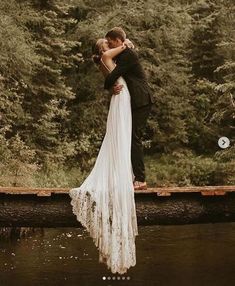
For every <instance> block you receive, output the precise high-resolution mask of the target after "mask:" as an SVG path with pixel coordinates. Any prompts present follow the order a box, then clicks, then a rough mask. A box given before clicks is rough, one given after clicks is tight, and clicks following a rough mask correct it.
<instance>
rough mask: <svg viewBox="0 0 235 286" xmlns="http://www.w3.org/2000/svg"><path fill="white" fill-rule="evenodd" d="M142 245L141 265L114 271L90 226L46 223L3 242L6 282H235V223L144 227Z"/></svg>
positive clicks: (71, 285) (2, 280)
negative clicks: (102, 256) (103, 258)
mask: <svg viewBox="0 0 235 286" xmlns="http://www.w3.org/2000/svg"><path fill="white" fill-rule="evenodd" d="M136 247H137V264H136V266H135V267H132V268H130V270H129V271H128V272H127V274H125V275H114V274H112V273H110V272H109V271H107V269H106V266H105V264H102V263H99V262H98V252H97V249H96V247H95V246H94V244H93V242H92V240H91V238H90V237H88V236H87V234H86V232H85V231H84V229H79V228H54V229H50V228H45V229H44V234H43V235H41V234H34V235H32V236H30V237H28V238H22V239H18V240H15V241H1V242H0V285H1V286H16V285H19V286H28V285H30V286H31V285H33V286H39V285H40V286H49V285H50V286H54V285H56V286H60V285H61V286H62V285H63V286H75V285H76V286H78V285H79V286H80V285H81V286H93V285H95V286H99V285H105V286H108V285H125V286H128V285H130V286H143V285H144V286H153V285H154V286H155V285H160V286H171V285H174V286H178V285H182V286H184V285H185V286H186V285H187V286H194V285H196V286H203V285H205V286H212V285H213V286H216V285H218V286H224V285H226V286H230V285H234V283H235V272H234V271H235V255H234V254H235V223H221V224H197V225H182V226H146V227H143V226H141V227H139V236H137V240H136ZM103 277H105V278H106V280H103ZM108 277H110V279H113V277H115V280H108ZM123 277H124V278H125V280H123V279H124V278H123ZM118 279H119V280H118ZM128 279H129V280H128Z"/></svg>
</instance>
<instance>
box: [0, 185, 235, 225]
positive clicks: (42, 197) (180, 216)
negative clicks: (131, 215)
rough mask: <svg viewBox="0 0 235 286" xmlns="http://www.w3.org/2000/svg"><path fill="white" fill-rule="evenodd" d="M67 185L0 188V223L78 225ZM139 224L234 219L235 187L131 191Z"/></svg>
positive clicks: (164, 188) (165, 188) (228, 220)
mask: <svg viewBox="0 0 235 286" xmlns="http://www.w3.org/2000/svg"><path fill="white" fill-rule="evenodd" d="M68 192H69V188H26V187H0V204H1V207H0V226H25V227H28V226H31V227H80V226H81V225H80V224H79V222H78V221H77V220H76V217H75V215H74V214H73V213H72V206H71V204H70V201H71V199H70V197H69V195H68ZM135 201H136V212H137V217H138V224H139V225H150V224H187V223H210V222H225V221H226V222H232V221H235V186H202V187H162V188H159V187H158V188H148V189H147V190H139V191H135Z"/></svg>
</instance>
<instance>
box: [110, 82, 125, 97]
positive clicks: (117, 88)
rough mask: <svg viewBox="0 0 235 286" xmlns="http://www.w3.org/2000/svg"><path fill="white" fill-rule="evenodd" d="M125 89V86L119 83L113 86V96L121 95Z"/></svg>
mask: <svg viewBox="0 0 235 286" xmlns="http://www.w3.org/2000/svg"><path fill="white" fill-rule="evenodd" d="M122 88H123V85H122V84H119V83H115V84H114V85H113V87H112V88H111V94H115V95H116V94H119V93H120V91H121V90H122Z"/></svg>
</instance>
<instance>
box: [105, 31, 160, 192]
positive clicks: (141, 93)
mask: <svg viewBox="0 0 235 286" xmlns="http://www.w3.org/2000/svg"><path fill="white" fill-rule="evenodd" d="M105 38H106V39H107V41H108V45H109V48H116V47H118V46H121V45H123V42H124V41H125V39H126V33H125V32H124V30H123V29H122V28H121V27H115V28H113V29H111V30H110V31H108V33H107V34H106V36H105ZM120 76H122V77H123V78H124V79H125V81H126V83H127V87H128V89H129V92H130V96H131V110H132V143H131V162H132V168H133V172H134V176H135V181H134V189H135V190H140V189H147V183H146V181H145V167H144V155H143V146H142V142H141V136H142V132H143V128H144V127H145V126H146V122H147V118H148V116H149V113H150V111H151V107H152V104H153V103H154V99H153V95H152V92H151V90H150V87H149V85H148V83H147V80H146V76H145V73H144V70H143V68H142V66H141V64H140V62H139V59H138V56H137V54H136V52H135V51H134V50H133V49H130V48H128V47H127V48H126V49H125V50H124V51H123V52H122V53H121V54H119V55H118V56H117V57H116V67H115V69H114V70H113V71H112V72H111V73H110V74H109V75H108V76H107V77H106V79H105V84H104V88H105V89H108V90H110V89H111V90H112V94H119V92H120V91H121V89H122V86H121V85H118V84H116V81H117V79H118V78H119V77H120Z"/></svg>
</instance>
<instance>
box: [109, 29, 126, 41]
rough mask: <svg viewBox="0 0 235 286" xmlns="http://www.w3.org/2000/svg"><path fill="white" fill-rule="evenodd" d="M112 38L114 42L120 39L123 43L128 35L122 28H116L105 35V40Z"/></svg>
mask: <svg viewBox="0 0 235 286" xmlns="http://www.w3.org/2000/svg"><path fill="white" fill-rule="evenodd" d="M107 37H108V38H110V39H112V40H115V39H117V38H118V39H120V40H121V41H122V42H124V41H125V39H126V33H125V32H124V30H123V29H122V28H121V27H114V28H112V29H111V30H109V31H108V33H107V34H106V35H105V38H107Z"/></svg>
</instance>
